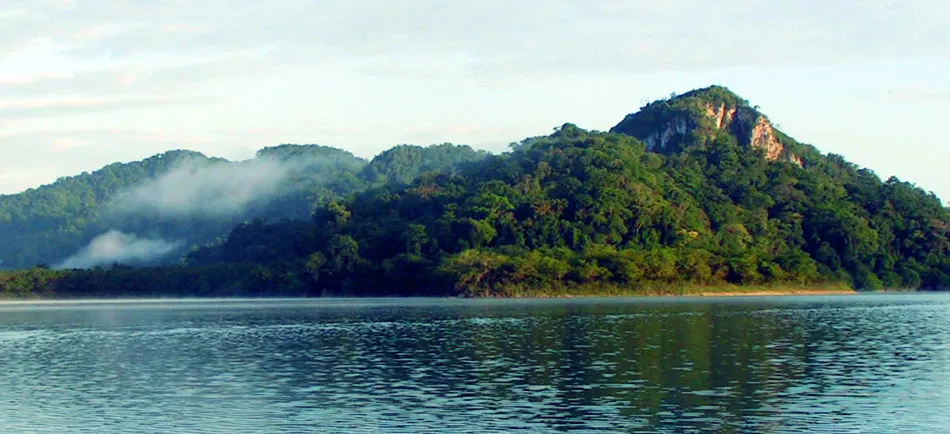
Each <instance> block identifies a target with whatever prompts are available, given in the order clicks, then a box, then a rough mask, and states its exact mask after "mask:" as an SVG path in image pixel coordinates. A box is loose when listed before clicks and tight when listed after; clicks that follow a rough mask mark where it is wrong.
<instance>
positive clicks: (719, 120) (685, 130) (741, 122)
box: [610, 86, 804, 166]
mask: <svg viewBox="0 0 950 434" xmlns="http://www.w3.org/2000/svg"><path fill="white" fill-rule="evenodd" d="M610 131H611V132H616V133H621V134H627V135H630V136H633V137H636V138H638V139H640V140H642V141H643V142H644V143H645V144H646V146H647V150H649V151H653V152H659V153H664V154H671V153H676V152H681V151H684V150H686V149H687V148H689V147H693V146H704V145H705V144H708V143H709V142H710V141H712V140H715V139H716V138H717V136H719V135H720V133H725V134H728V135H729V136H731V137H732V138H734V139H735V141H736V142H737V143H738V144H740V145H742V146H746V147H749V148H752V149H756V150H761V151H762V154H763V156H764V157H765V158H767V159H768V160H770V161H783V162H789V163H793V164H797V165H798V166H803V164H804V163H803V161H802V159H801V158H800V157H799V156H797V155H795V154H794V153H793V152H792V151H791V150H790V149H788V147H787V146H786V145H785V144H783V140H781V139H780V137H782V135H781V133H780V132H779V131H777V130H776V129H775V128H774V127H773V126H772V123H771V122H770V121H769V119H768V118H767V117H765V116H764V115H763V114H761V113H759V111H758V110H757V109H756V108H754V107H752V106H751V105H749V102H748V101H746V100H743V99H742V98H740V97H739V96H738V95H736V94H734V93H732V92H730V91H729V90H728V89H726V88H723V87H719V86H712V87H709V88H706V89H699V90H695V91H692V92H688V93H686V94H683V95H680V96H677V97H674V98H671V99H669V100H661V101H657V102H655V103H651V104H648V105H646V106H644V107H643V108H642V109H641V110H640V111H639V112H636V113H631V114H629V115H627V116H626V117H625V118H624V119H623V121H621V122H620V123H619V124H617V125H616V126H615V127H613V128H611V130H610Z"/></svg>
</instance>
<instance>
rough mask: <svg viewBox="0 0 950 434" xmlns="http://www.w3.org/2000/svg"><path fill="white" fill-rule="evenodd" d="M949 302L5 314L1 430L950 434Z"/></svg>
mask: <svg viewBox="0 0 950 434" xmlns="http://www.w3.org/2000/svg"><path fill="white" fill-rule="evenodd" d="M948 342H950V296H943V295H913V296H905V295H901V296H859V297H812V298H756V299H729V300H725V299H721V300H720V299H703V300H545V301H459V300H398V301H394V300H383V301H269V302H248V301H218V302H210V303H206V302H192V303H146V304H110V303H95V304H82V303H80V304H44V305H23V304H7V305H3V304H0V356H2V357H0V432H4V433H7V432H13V433H34V432H37V433H38V432H43V433H47V432H48V433H90V432H102V433H142V432H149V433H153V432H154V433H181V432H189V433H202V432H215V433H218V432H220V433H261V432H324V431H331V432H460V433H462V432H465V433H468V432H498V431H507V430H516V429H518V430H525V431H529V432H561V431H588V432H598V431H602V432H789V431H808V432H813V431H821V432H856V431H865V432H895V431H910V432H936V431H940V430H944V429H945V428H944V427H945V419H946V417H945V416H944V414H945V411H946V410H945V409H946V408H948V404H950V399H948V394H950V392H947V390H950V376H948V374H947V372H950V351H948V350H950V347H948Z"/></svg>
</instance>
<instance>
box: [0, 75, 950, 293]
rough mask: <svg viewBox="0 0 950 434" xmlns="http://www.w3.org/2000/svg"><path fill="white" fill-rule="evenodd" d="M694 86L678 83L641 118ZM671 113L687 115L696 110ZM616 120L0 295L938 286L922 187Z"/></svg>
mask: <svg viewBox="0 0 950 434" xmlns="http://www.w3.org/2000/svg"><path fill="white" fill-rule="evenodd" d="M709 91H710V92H711V95H712V96H710V98H720V99H721V98H728V99H729V101H732V102H734V103H735V104H743V105H747V104H748V103H746V102H745V101H744V100H741V99H740V98H738V97H735V96H734V95H732V94H731V93H727V94H724V93H723V92H724V90H723V88H712V89H711V90H709ZM706 97H707V96H706V94H705V93H703V91H697V92H693V93H690V94H687V95H685V96H683V97H679V98H675V99H673V100H671V101H665V102H662V103H655V104H651V105H648V106H647V107H645V108H644V111H645V112H650V111H651V110H653V109H651V107H654V108H655V107H662V108H663V110H666V109H667V108H668V107H674V108H675V107H678V106H680V105H682V106H689V105H690V104H694V103H695V101H696V99H697V98H698V99H702V98H706ZM658 104H659V105H658ZM653 114H655V113H653ZM653 114H651V113H647V114H646V115H643V116H641V117H640V118H638V119H639V120H638V121H637V122H638V123H637V125H638V126H637V128H641V126H640V123H642V122H644V119H651V117H650V116H653ZM691 116H693V117H695V118H696V119H694V121H693V124H694V125H704V124H705V123H706V122H707V121H708V120H705V119H703V118H701V116H703V114H702V113H698V112H691ZM630 119H631V118H630V117H628V119H627V120H625V122H628V123H629V121H630ZM655 119H660V118H655ZM667 121H668V120H657V121H656V122H659V123H660V124H663V123H665V122H667ZM656 127H657V128H659V127H660V125H657V126H656ZM621 129H622V128H615V130H614V132H610V133H602V132H591V131H585V130H582V129H580V128H578V127H576V126H574V125H571V124H566V125H564V126H562V127H560V128H559V129H558V130H557V131H556V132H555V133H554V134H552V135H550V136H546V137H536V138H531V139H527V140H524V141H522V142H521V143H518V144H514V145H512V150H511V152H508V153H505V154H503V155H497V156H487V157H486V156H484V155H480V154H479V155H478V158H475V157H473V154H472V153H471V152H470V150H468V149H461V148H436V149H438V152H437V153H436V154H437V155H439V157H438V159H437V160H438V161H448V162H450V163H446V164H442V163H431V164H429V165H424V164H420V163H419V160H418V159H417V158H416V157H414V155H417V153H418V152H419V149H417V148H408V147H400V148H395V149H394V150H391V151H388V152H387V153H384V154H382V155H381V156H380V157H378V158H377V160H379V164H377V165H376V166H367V167H365V168H363V169H362V171H361V172H360V175H359V176H360V177H361V178H360V179H362V180H363V182H365V184H364V186H365V187H366V188H365V189H363V190H362V191H359V192H356V193H354V194H351V195H349V196H347V197H341V196H334V197H333V198H331V199H329V200H326V201H323V202H322V203H319V204H317V206H316V209H315V211H314V213H313V215H312V218H311V219H310V221H294V220H282V221H265V220H256V221H250V222H247V223H244V224H241V225H239V226H237V227H236V228H234V229H233V230H232V231H231V233H230V235H229V236H228V237H227V238H226V240H225V241H223V242H221V243H218V244H215V245H209V246H206V247H203V248H200V249H196V250H195V251H193V252H192V253H191V254H190V255H188V257H187V259H186V265H187V266H183V267H166V268H146V269H134V268H128V267H116V268H112V269H94V270H85V271H72V272H52V271H48V270H42V269H39V270H33V271H28V272H16V273H12V274H10V275H7V276H5V277H3V278H0V293H9V294H14V295H22V294H24V293H29V292H31V291H32V292H35V293H39V294H51V293H55V294H57V295H64V296H76V295H82V296H103V295H116V294H123V295H129V294H135V295H155V294H161V295H301V296H319V295H350V296H368V295H458V296H468V297H497V296H526V295H545V296H547V295H566V294H637V293H657V292H667V293H669V292H673V293H696V292H704V291H707V290H710V291H712V290H715V288H721V287H725V288H736V287H740V288H747V287H763V286H766V287H784V288H815V287H820V286H831V287H840V286H841V285H846V286H850V287H855V288H859V289H864V290H878V289H882V288H914V289H918V288H927V289H943V288H946V287H948V286H950V256H948V255H947V253H948V249H950V238H948V231H950V214H948V211H947V209H946V208H944V207H943V205H942V203H941V202H940V200H939V199H938V198H937V197H936V196H934V195H933V194H932V193H927V192H925V191H923V190H921V189H920V188H918V187H916V186H914V185H912V184H909V183H906V182H902V181H900V180H898V179H895V178H891V179H888V180H886V181H882V180H881V179H879V178H878V177H877V176H876V175H875V174H874V173H873V172H871V171H870V170H867V169H861V168H858V167H857V166H855V165H853V164H851V163H849V162H847V161H846V160H845V159H843V158H842V157H840V156H836V155H828V156H823V155H821V154H820V153H818V152H817V151H816V150H814V148H811V147H809V146H806V145H802V144H799V143H797V142H794V140H792V139H791V138H789V137H787V136H785V135H780V139H781V140H782V141H783V143H786V144H787V145H788V146H792V147H794V149H795V152H796V153H797V154H798V155H799V156H801V157H802V159H803V162H804V164H803V165H801V166H799V165H797V164H793V163H790V162H783V161H768V160H767V159H766V158H764V156H763V155H762V154H761V152H759V151H755V150H753V149H751V148H750V147H749V146H748V145H747V144H744V143H742V141H741V140H740V138H738V137H737V136H736V135H735V131H731V130H728V131H720V130H716V129H706V130H703V131H700V132H696V131H695V130H694V131H692V132H691V133H690V134H691V137H692V139H690V140H689V141H683V142H681V144H680V147H679V149H678V150H677V151H676V152H664V153H662V154H661V153H656V152H650V151H647V150H646V146H645V145H644V144H643V143H642V142H641V141H639V140H638V139H636V138H634V137H633V136H631V135H628V134H624V133H622V132H619V130H621ZM667 151H669V150H667ZM472 152H473V151H472ZM377 160H374V162H375V161H377ZM429 169H437V170H438V171H439V172H441V173H432V172H429ZM409 178H414V179H413V180H412V181H411V182H410V183H408V184H407V183H406V182H405V181H406V180H407V179H409ZM48 273H53V274H52V277H43V276H49V274H48ZM31 279H32V280H31ZM29 282H37V283H36V284H35V285H34V286H33V287H32V288H33V289H30V283H29ZM710 288H712V289H710Z"/></svg>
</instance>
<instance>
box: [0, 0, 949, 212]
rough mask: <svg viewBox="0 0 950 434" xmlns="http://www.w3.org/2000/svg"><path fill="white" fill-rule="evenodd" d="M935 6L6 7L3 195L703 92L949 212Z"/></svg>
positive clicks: (779, 2) (347, 0) (541, 129)
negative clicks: (192, 153) (742, 101)
mask: <svg viewBox="0 0 950 434" xmlns="http://www.w3.org/2000/svg"><path fill="white" fill-rule="evenodd" d="M948 22H950V3H947V2H945V1H943V0H901V1H891V0H854V1H851V0H820V1H819V0H761V1H759V0H719V1H715V2H711V1H706V0H662V1H661V0H576V1H575V0H543V1H541V0H537V1H535V0H517V1H514V0H480V1H471V2H462V1H444V0H442V1H438V0H322V1H317V0H313V1H304V0H281V1H274V2H264V1H259V0H255V1H249V0H200V1H195V0H187V1H186V0H151V1H148V2H145V1H119V0H4V1H3V2H0V66H2V67H0V193H13V192H18V191H21V190H23V189H25V188H28V187H33V186H37V185H40V184H44V183H49V182H52V181H53V180H55V179H56V178H57V177H59V176H65V175H72V174H76V173H79V172H82V171H88V170H94V169H98V168H100V167H102V166H103V165H105V164H108V163H110V162H114V161H131V160H137V159H141V158H144V157H147V156H150V155H153V154H156V153H159V152H162V151H164V150H168V149H194V150H198V151H201V152H204V153H206V154H209V155H214V156H221V157H226V158H231V159H245V158H249V157H251V156H253V153H254V151H255V150H256V149H259V148H261V147H264V146H268V145H276V144H280V143H319V144H324V145H330V146H336V147H341V148H343V149H347V150H349V151H351V152H353V153H355V154H357V155H360V156H364V157H371V156H372V155H374V154H375V153H378V152H380V151H382V150H384V149H386V148H388V147H390V146H392V145H395V144H400V143H414V144H431V143H440V142H446V141H450V142H454V143H462V144H470V145H472V146H474V147H477V148H482V149H488V150H491V151H502V150H504V149H506V148H507V144H508V143H510V142H513V141H518V140H520V139H522V138H524V137H527V136H534V135H541V134H547V133H549V132H551V130H552V128H553V127H555V126H557V125H560V124H563V123H564V122H573V123H576V124H578V125H580V126H581V127H584V128H588V129H596V130H606V129H609V128H610V127H611V126H613V125H614V124H616V123H617V122H619V121H620V120H621V119H622V118H623V116H624V115H625V114H627V113H629V112H632V111H636V110H637V109H638V108H639V107H640V106H641V105H642V104H643V103H645V102H647V101H648V100H653V99H656V98H660V97H664V96H667V95H669V94H670V93H671V92H678V93H682V92H685V91H687V90H690V89H693V88H698V87H704V86H707V85H710V84H721V85H725V86H728V87H730V88H732V89H733V90H734V91H736V92H737V93H739V94H740V95H742V96H743V97H745V98H746V99H749V100H750V101H751V102H752V103H753V104H757V105H759V106H761V108H762V110H763V111H764V112H765V113H766V114H768V115H769V116H770V117H771V118H772V120H773V121H774V122H776V123H777V124H779V125H780V127H781V128H782V129H783V130H785V131H786V132H787V133H789V134H790V135H792V136H793V137H795V138H797V139H799V140H800V141H803V142H806V143H811V144H814V145H816V146H818V147H819V148H820V149H822V150H823V151H825V152H834V153H838V154H842V155H845V156H846V157H847V158H849V159H850V160H852V161H854V162H856V163H858V164H860V165H862V166H866V167H869V168H871V169H873V170H874V171H875V172H877V173H878V174H879V175H880V176H881V177H884V178H886V177H888V176H891V175H897V176H900V177H901V178H903V179H906V180H909V181H913V182H915V183H917V184H918V185H920V186H922V187H924V188H925V189H927V190H933V191H935V192H936V193H937V194H938V195H940V196H941V197H943V198H950V177H947V176H944V165H945V164H946V163H945V162H946V161H947V160H948V158H950V143H948V141H950V139H948V137H950V135H948V134H947V133H946V132H945V128H944V126H945V125H946V124H947V121H946V120H945V118H946V116H947V114H948V113H950V73H947V71H950V31H948V30H947V27H946V23H948Z"/></svg>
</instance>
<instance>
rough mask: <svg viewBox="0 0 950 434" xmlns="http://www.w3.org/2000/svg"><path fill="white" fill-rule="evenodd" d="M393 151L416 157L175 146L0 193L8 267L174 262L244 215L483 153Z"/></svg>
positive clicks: (298, 205) (283, 212)
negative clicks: (242, 155)
mask: <svg viewBox="0 0 950 434" xmlns="http://www.w3.org/2000/svg"><path fill="white" fill-rule="evenodd" d="M394 150H401V151H400V152H402V153H405V154H411V155H412V156H413V158H412V159H402V160H400V159H393V158H391V157H390V156H389V153H392V152H393V151H390V152H389V153H384V154H382V155H380V156H379V157H377V158H376V159H374V160H373V161H369V162H367V161H365V160H363V159H361V158H357V157H355V156H353V155H352V154H350V153H349V152H346V151H342V150H339V149H334V148H329V147H325V146H316V145H281V146H275V147H270V148H264V149H262V150H261V151H259V152H258V153H257V155H256V157H255V158H253V159H251V160H248V161H240V162H231V161H227V160H224V159H220V158H209V157H207V156H205V155H203V154H200V153H197V152H191V151H169V152H166V153H163V154H160V155H156V156H153V157H151V158H147V159H145V160H142V161H137V162H132V163H115V164H111V165H109V166H106V167H104V168H102V169H100V170H97V171H95V172H92V173H84V174H81V175H78V176H74V177H68V178H62V179H59V180H57V181H56V182H55V183H53V184H50V185H46V186H43V187H39V188H36V189H31V190H28V191H25V192H23V193H20V194H15V195H6V196H0V239H2V240H3V241H4V242H3V243H2V244H0V265H2V267H3V268H8V269H9V268H28V267H32V266H34V265H38V264H48V265H63V266H67V267H70V266H78V267H86V266H95V265H108V264H110V263H111V262H125V263H133V264H138V265H148V264H170V263H176V262H180V260H181V257H182V255H183V254H184V253H186V252H188V251H189V250H193V249H195V248H198V247H200V246H204V245H206V244H208V243H212V244H213V243H215V242H220V241H222V240H223V239H224V238H225V237H226V236H227V234H228V232H230V230H231V229H232V228H233V227H234V226H235V225H237V224H240V223H243V222H245V221H249V220H252V219H261V220H264V221H273V220H279V219H297V220H300V219H303V220H307V219H309V218H310V215H311V214H312V212H313V210H314V207H315V206H317V205H319V204H321V203H324V202H327V201H329V200H331V199H333V198H338V197H342V196H345V195H347V194H350V193H353V192H356V191H360V190H363V189H366V188H369V187H370V186H374V185H380V184H381V183H386V182H397V181H398V180H399V179H402V178H401V177H399V176H392V175H390V172H392V171H401V172H403V173H407V174H417V173H421V172H422V171H429V170H431V171H440V170H445V171H451V170H454V169H453V168H452V167H453V165H455V164H457V163H460V162H463V161H473V160H477V159H479V158H483V156H484V155H483V154H482V153H479V152H476V151H474V150H472V149H471V148H468V147H458V146H454V145H448V144H446V145H440V146H437V147H432V148H423V147H418V146H402V147H397V148H395V149H394ZM390 178H392V179H393V181H390Z"/></svg>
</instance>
